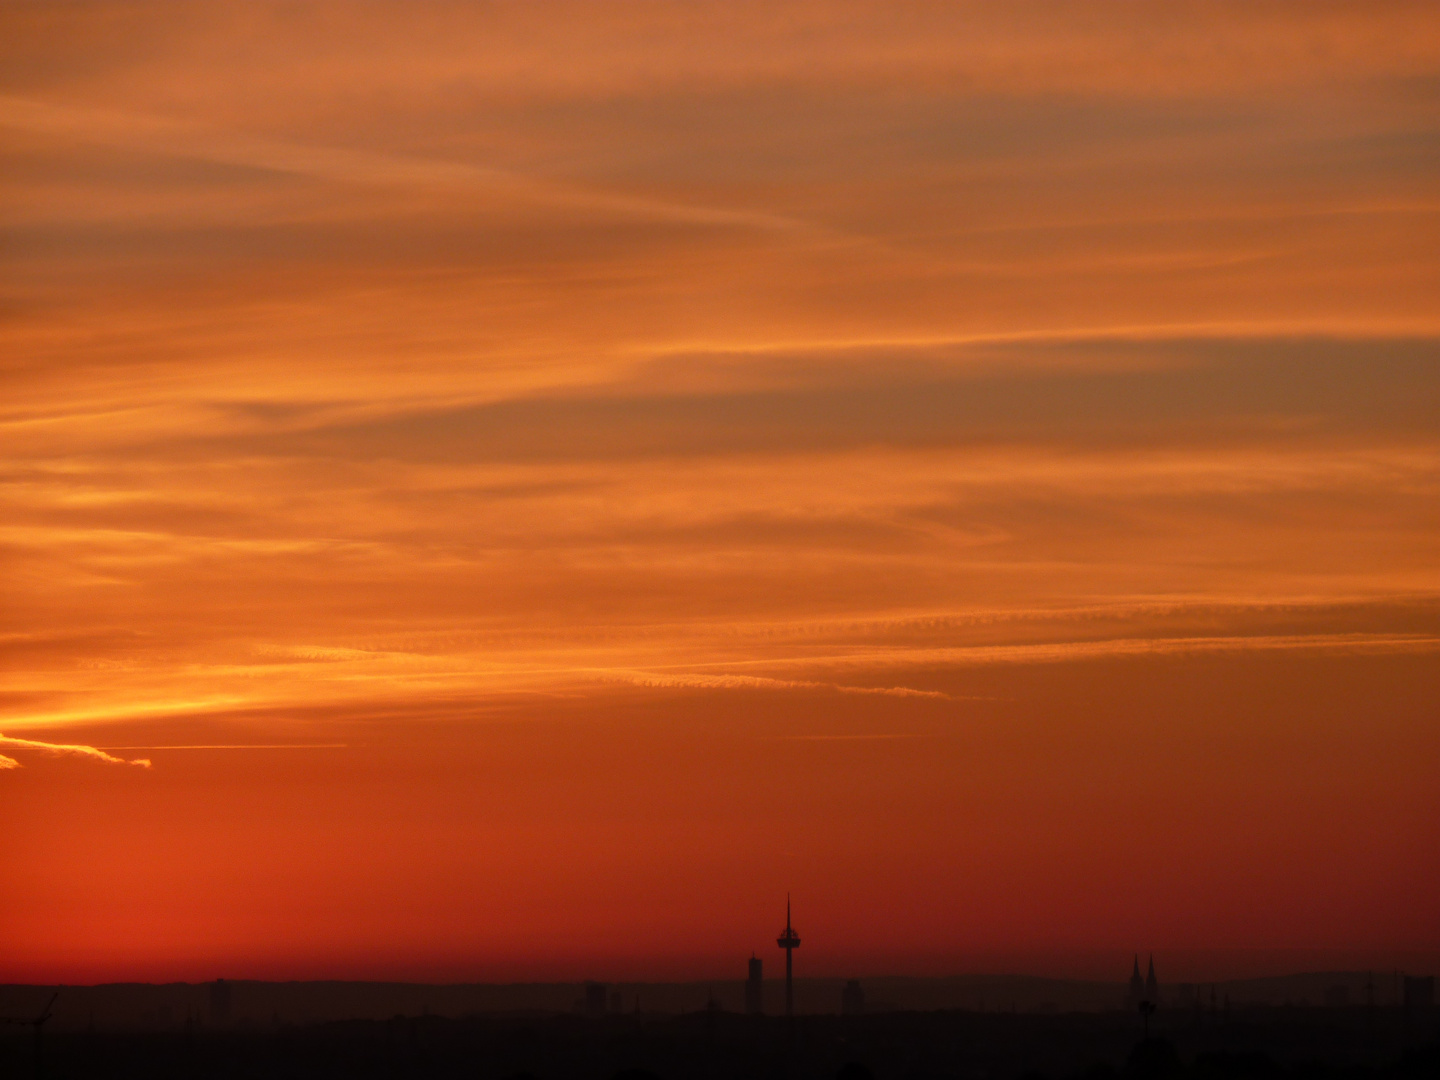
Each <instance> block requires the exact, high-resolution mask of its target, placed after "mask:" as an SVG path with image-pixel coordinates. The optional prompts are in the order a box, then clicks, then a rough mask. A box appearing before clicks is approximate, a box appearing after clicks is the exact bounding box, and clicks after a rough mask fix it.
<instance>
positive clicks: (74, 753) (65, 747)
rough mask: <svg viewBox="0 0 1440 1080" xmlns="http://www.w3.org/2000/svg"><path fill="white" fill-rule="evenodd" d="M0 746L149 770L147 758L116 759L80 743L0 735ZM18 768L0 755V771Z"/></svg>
mask: <svg viewBox="0 0 1440 1080" xmlns="http://www.w3.org/2000/svg"><path fill="white" fill-rule="evenodd" d="M0 746H4V747H13V748H15V749H17V750H34V751H37V752H39V753H42V754H47V755H50V756H52V757H78V758H83V759H85V760H87V761H98V762H102V763H104V764H106V765H135V766H138V767H139V768H142V769H148V768H150V759H149V758H131V759H126V758H122V757H116V756H115V755H114V754H107V753H106V752H105V751H104V750H100V749H98V748H97V747H94V746H85V745H83V744H81V743H53V742H42V741H40V740H39V739H19V738H16V737H14V736H13V735H0ZM20 767H21V765H20V762H18V761H16V760H15V759H14V758H12V757H7V756H3V755H0V769H18V768H20Z"/></svg>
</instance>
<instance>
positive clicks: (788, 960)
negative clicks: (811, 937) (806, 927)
mask: <svg viewBox="0 0 1440 1080" xmlns="http://www.w3.org/2000/svg"><path fill="white" fill-rule="evenodd" d="M775 944H776V945H779V946H780V948H782V949H784V950H785V1015H786V1016H794V1015H795V983H794V966H793V963H792V958H793V956H794V953H795V950H796V949H798V948H799V947H800V935H799V934H797V933H796V932H795V927H793V926H791V925H790V894H789V893H786V894H785V929H784V930H783V931H782V932H781V934H780V936H779V937H778V938H776V939H775Z"/></svg>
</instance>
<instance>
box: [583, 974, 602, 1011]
mask: <svg viewBox="0 0 1440 1080" xmlns="http://www.w3.org/2000/svg"><path fill="white" fill-rule="evenodd" d="M605 991H606V986H605V984H604V983H599V982H587V983H586V984H585V1013H586V1015H587V1016H604V1015H605V1001H606V997H607V995H606V992H605Z"/></svg>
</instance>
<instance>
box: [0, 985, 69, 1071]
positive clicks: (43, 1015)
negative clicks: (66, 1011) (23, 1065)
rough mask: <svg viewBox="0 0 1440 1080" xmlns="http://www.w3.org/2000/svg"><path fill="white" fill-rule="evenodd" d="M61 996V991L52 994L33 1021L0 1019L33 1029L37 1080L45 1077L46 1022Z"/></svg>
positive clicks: (4, 1022)
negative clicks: (56, 1000)
mask: <svg viewBox="0 0 1440 1080" xmlns="http://www.w3.org/2000/svg"><path fill="white" fill-rule="evenodd" d="M59 996H60V991H59V990H56V991H55V993H53V994H51V995H50V1000H49V1001H47V1002H46V1003H45V1008H43V1009H41V1010H40V1015H39V1016H37V1017H35V1018H34V1019H33V1020H25V1019H16V1018H15V1017H4V1018H0V1023H3V1024H17V1025H19V1026H20V1027H28V1028H30V1029H32V1030H33V1031H34V1032H35V1078H36V1080H40V1077H42V1076H44V1075H45V1057H44V1054H43V1050H44V1048H45V1043H44V1039H45V1021H47V1020H49V1019H50V1010H51V1008H52V1007H53V1006H54V1005H55V999H56V998H58V997H59Z"/></svg>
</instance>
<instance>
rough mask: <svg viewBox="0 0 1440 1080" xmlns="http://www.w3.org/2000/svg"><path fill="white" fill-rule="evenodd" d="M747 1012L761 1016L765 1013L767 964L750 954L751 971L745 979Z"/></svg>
mask: <svg viewBox="0 0 1440 1080" xmlns="http://www.w3.org/2000/svg"><path fill="white" fill-rule="evenodd" d="M745 1011H746V1012H747V1013H749V1014H750V1015H751V1016H759V1015H760V1014H761V1013H763V1012H764V1011H765V962H764V961H763V960H761V959H760V958H759V957H758V956H756V955H755V954H754V953H751V954H750V971H749V973H748V977H747V978H746V979H745Z"/></svg>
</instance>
